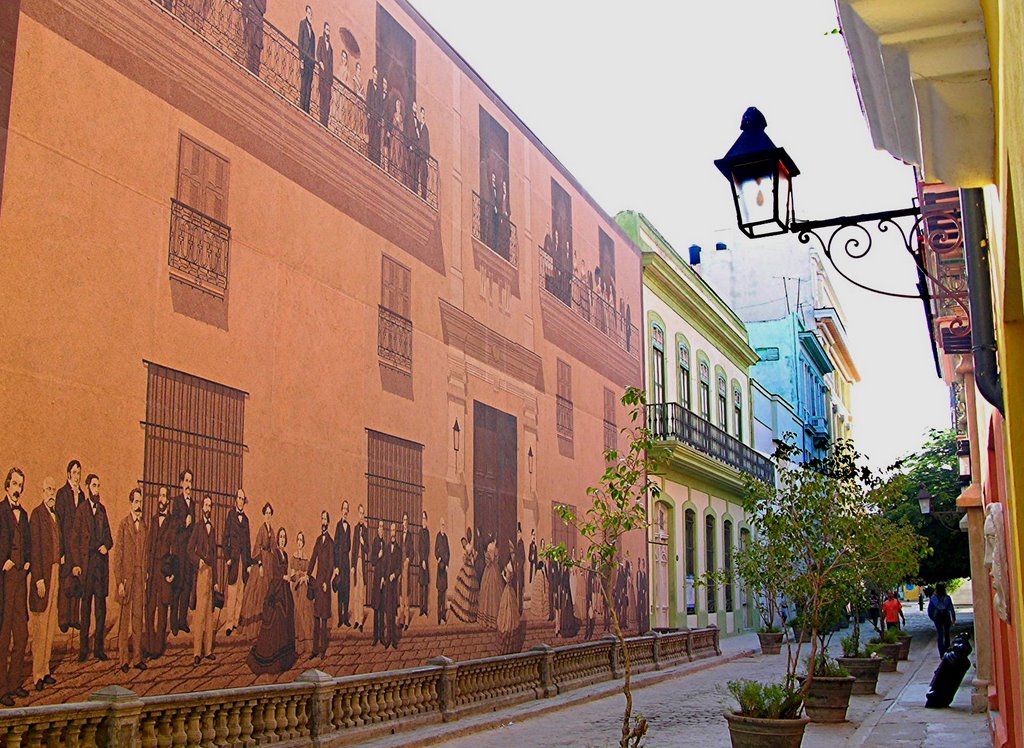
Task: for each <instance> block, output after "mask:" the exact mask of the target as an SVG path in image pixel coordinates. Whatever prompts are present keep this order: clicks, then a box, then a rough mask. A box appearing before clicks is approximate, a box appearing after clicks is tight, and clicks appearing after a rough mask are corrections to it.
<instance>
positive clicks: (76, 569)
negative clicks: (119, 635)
mask: <svg viewBox="0 0 1024 748" xmlns="http://www.w3.org/2000/svg"><path fill="white" fill-rule="evenodd" d="M85 490H86V493H87V499H86V501H85V502H84V503H82V504H80V505H79V506H78V511H77V512H76V513H75V526H74V530H73V531H72V538H71V559H72V561H71V563H72V564H73V566H72V569H71V573H72V574H73V575H74V576H76V577H79V579H80V580H81V582H82V630H81V631H80V632H79V646H78V661H79V662H85V660H86V659H87V658H88V656H89V628H90V621H89V619H90V617H91V615H92V612H93V610H94V609H95V611H96V620H95V624H96V629H95V634H94V636H93V647H92V651H93V654H94V655H95V657H96V659H97V660H106V659H107V653H106V651H105V650H104V643H103V639H104V636H105V635H106V626H107V594H108V593H109V591H110V549H111V548H112V547H113V545H114V537H113V535H111V533H110V521H109V520H108V519H107V508H106V507H105V506H103V504H102V502H101V501H100V479H99V476H97V475H95V474H90V475H89V476H88V477H87V478H86V479H85Z"/></svg>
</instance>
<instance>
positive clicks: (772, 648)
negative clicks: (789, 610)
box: [757, 631, 782, 655]
mask: <svg viewBox="0 0 1024 748" xmlns="http://www.w3.org/2000/svg"><path fill="white" fill-rule="evenodd" d="M757 640H758V641H759V642H761V654H765V655H777V654H779V653H780V652H781V651H782V632H781V631H776V632H774V633H770V632H765V631H758V632H757Z"/></svg>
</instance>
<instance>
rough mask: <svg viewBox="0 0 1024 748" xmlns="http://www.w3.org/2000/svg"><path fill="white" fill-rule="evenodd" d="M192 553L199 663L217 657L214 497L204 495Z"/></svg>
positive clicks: (191, 541) (196, 657) (195, 648)
mask: <svg viewBox="0 0 1024 748" xmlns="http://www.w3.org/2000/svg"><path fill="white" fill-rule="evenodd" d="M188 555H189V558H190V559H191V560H192V563H193V565H194V566H195V569H196V578H195V584H194V585H193V588H192V599H191V601H190V607H191V608H192V609H193V610H194V611H195V617H194V618H193V620H192V628H193V629H194V631H193V632H192V661H193V663H194V664H196V665H198V664H199V661H200V660H202V659H203V658H204V657H205V658H206V659H208V660H212V659H214V654H213V632H214V628H215V627H214V612H213V611H214V593H215V592H220V584H219V583H218V581H217V529H216V528H215V527H214V526H213V499H211V498H210V497H209V496H204V497H203V511H202V514H201V515H200V517H199V521H198V522H196V524H195V525H194V526H193V527H192V534H191V535H190V536H189V539H188Z"/></svg>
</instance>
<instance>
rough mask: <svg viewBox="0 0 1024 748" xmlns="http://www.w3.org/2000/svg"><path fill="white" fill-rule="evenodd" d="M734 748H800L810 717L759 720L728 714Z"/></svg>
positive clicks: (726, 716)
mask: <svg viewBox="0 0 1024 748" xmlns="http://www.w3.org/2000/svg"><path fill="white" fill-rule="evenodd" d="M725 718H726V719H727V720H728V721H729V737H730V738H732V748H800V744H801V743H802V742H803V739H804V728H805V727H807V723H808V722H810V721H811V720H810V718H808V717H800V718H799V719H758V718H757V717H744V716H742V715H739V714H731V713H727V714H726V715H725Z"/></svg>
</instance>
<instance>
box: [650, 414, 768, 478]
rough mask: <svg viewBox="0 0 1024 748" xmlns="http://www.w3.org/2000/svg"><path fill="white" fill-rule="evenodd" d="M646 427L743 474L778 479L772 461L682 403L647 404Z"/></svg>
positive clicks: (656, 436) (655, 433) (661, 437)
mask: <svg viewBox="0 0 1024 748" xmlns="http://www.w3.org/2000/svg"><path fill="white" fill-rule="evenodd" d="M647 427H648V428H649V429H650V430H651V432H652V433H653V435H654V437H655V438H657V439H674V440H676V441H680V442H683V443H684V444H688V445H689V446H691V447H693V448H694V449H696V450H697V451H698V452H702V453H703V454H706V455H707V456H708V457H713V458H714V459H716V460H718V461H719V462H724V463H725V464H726V465H728V466H729V467H731V468H734V469H736V470H739V471H740V472H741V473H748V474H750V475H753V476H754V477H755V478H757V479H758V480H761V481H764V482H765V483H774V482H775V466H774V465H773V464H772V462H771V460H769V459H768V458H767V457H765V456H764V455H762V454H760V453H758V452H756V451H754V450H753V449H751V448H750V447H748V446H747V445H746V444H744V443H743V442H741V441H740V440H739V439H737V438H735V437H734V436H730V435H729V434H727V433H726V432H724V431H722V429H720V428H718V427H717V426H715V425H714V424H713V423H711V422H710V421H705V420H704V419H703V418H701V417H700V416H698V415H697V414H696V413H694V412H693V411H690V410H687V409H686V408H684V407H683V406H682V405H680V404H679V403H653V404H650V405H648V406H647Z"/></svg>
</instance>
